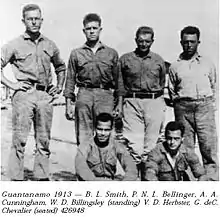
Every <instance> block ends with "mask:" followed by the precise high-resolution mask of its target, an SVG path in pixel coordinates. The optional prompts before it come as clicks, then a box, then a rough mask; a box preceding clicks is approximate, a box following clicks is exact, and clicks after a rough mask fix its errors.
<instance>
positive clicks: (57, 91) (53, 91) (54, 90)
mask: <svg viewBox="0 0 220 217" xmlns="http://www.w3.org/2000/svg"><path fill="white" fill-rule="evenodd" d="M61 92H62V88H61V87H56V86H52V87H51V88H50V90H49V92H48V94H49V95H51V96H55V95H56V94H60V93H61Z"/></svg>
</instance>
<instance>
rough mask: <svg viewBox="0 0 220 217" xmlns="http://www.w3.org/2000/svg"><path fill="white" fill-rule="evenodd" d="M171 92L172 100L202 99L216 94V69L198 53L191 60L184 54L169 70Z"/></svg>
mask: <svg viewBox="0 0 220 217" xmlns="http://www.w3.org/2000/svg"><path fill="white" fill-rule="evenodd" d="M168 86H169V92H170V95H171V98H172V99H178V98H183V97H184V98H185V97H189V98H192V99H200V98H204V97H208V96H213V95H215V93H216V69H215V66H214V65H213V63H212V62H211V61H210V60H209V59H208V58H206V57H204V56H201V55H200V54H198V53H196V55H195V56H194V57H193V58H192V59H190V60H184V59H183V57H182V54H181V55H180V56H179V58H178V60H177V61H176V62H174V63H173V64H172V65H171V67H170V70H169V84H168Z"/></svg>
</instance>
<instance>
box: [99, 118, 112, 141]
mask: <svg viewBox="0 0 220 217" xmlns="http://www.w3.org/2000/svg"><path fill="white" fill-rule="evenodd" d="M111 131H112V126H111V121H107V122H102V121H99V122H98V125H97V127H96V137H97V139H98V141H99V142H100V143H103V142H106V141H108V139H109V137H110V135H111Z"/></svg>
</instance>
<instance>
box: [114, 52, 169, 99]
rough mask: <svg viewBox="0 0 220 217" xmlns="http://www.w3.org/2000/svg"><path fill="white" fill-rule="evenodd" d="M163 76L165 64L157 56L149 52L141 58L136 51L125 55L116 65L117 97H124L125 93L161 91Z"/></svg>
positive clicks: (163, 81)
mask: <svg viewBox="0 0 220 217" xmlns="http://www.w3.org/2000/svg"><path fill="white" fill-rule="evenodd" d="M165 76H166V67H165V63H164V60H163V59H162V58H161V57H160V56H159V55H158V54H156V53H153V52H152V51H150V52H149V53H148V54H147V55H146V56H144V57H143V56H140V54H139V52H138V50H137V49H136V50H135V51H133V52H130V53H126V54H124V55H123V56H122V57H121V58H120V59H119V64H118V79H117V81H118V85H117V92H118V95H119V96H124V95H125V94H126V93H127V92H148V93H153V92H157V91H163V89H164V86H165Z"/></svg>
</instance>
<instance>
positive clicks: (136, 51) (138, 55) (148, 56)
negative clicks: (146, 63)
mask: <svg viewBox="0 0 220 217" xmlns="http://www.w3.org/2000/svg"><path fill="white" fill-rule="evenodd" d="M134 54H135V55H136V56H137V57H141V58H152V56H153V53H152V52H151V51H149V53H148V54H147V55H146V56H141V55H140V52H139V50H138V49H137V48H136V49H135V51H134Z"/></svg>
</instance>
